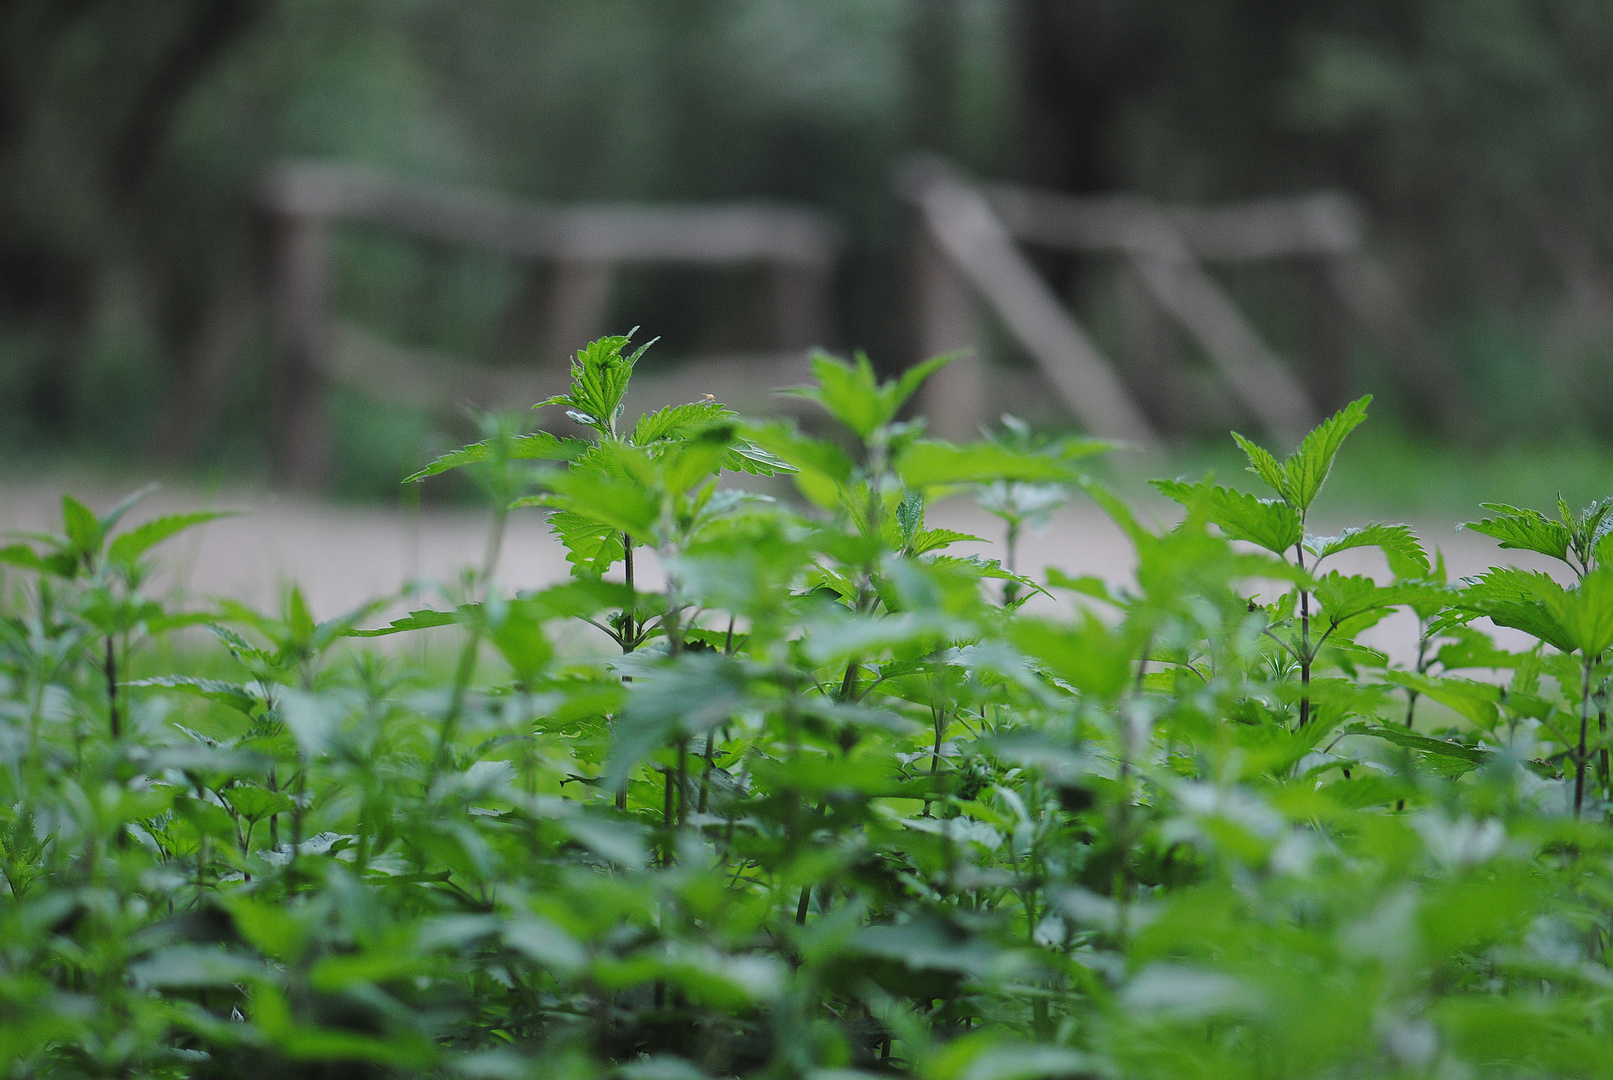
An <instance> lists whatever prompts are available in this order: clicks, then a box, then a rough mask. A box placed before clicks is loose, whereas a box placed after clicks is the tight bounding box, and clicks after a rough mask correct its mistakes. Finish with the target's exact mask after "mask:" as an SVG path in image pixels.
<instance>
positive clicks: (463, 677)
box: [426, 501, 509, 795]
mask: <svg viewBox="0 0 1613 1080" xmlns="http://www.w3.org/2000/svg"><path fill="white" fill-rule="evenodd" d="M508 519H509V506H508V504H507V503H505V502H503V501H500V502H499V503H497V504H496V505H495V507H494V510H493V527H492V530H491V531H490V532H489V533H488V535H487V550H486V551H485V552H484V553H483V556H482V576H481V594H482V598H481V602H482V613H481V614H479V615H477V617H476V618H475V620H474V621H473V622H472V623H471V631H470V637H469V638H467V639H466V641H465V647H464V648H463V649H462V650H461V651H460V653H459V665H458V667H456V668H455V669H454V684H453V688H452V690H451V691H450V692H449V696H448V708H447V709H445V710H443V715H442V724H441V726H440V727H439V728H438V730H437V752H436V753H435V754H433V755H432V758H431V768H430V769H429V770H428V771H427V773H426V793H427V794H428V795H429V794H430V793H431V789H432V787H433V786H434V785H435V784H436V782H437V777H438V776H439V775H440V774H441V773H442V770H443V769H444V768H446V767H447V765H448V762H449V758H450V756H451V754H452V747H453V741H454V736H455V734H457V732H458V730H459V719H460V715H461V714H462V713H463V712H464V711H465V695H466V694H467V693H469V691H470V680H471V677H472V676H473V675H475V674H476V657H477V655H478V654H479V653H480V652H481V646H482V633H483V631H484V630H485V629H486V608H487V601H488V600H489V599H490V598H491V597H492V595H493V571H494V570H496V569H497V568H498V557H499V553H500V552H501V551H502V550H503V549H504V525H505V522H506V521H507V520H508Z"/></svg>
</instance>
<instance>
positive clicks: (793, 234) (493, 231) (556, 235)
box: [261, 164, 841, 267]
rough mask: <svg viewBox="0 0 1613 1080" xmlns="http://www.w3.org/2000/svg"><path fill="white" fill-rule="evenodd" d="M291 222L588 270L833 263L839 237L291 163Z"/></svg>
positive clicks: (796, 215) (818, 224) (787, 212)
mask: <svg viewBox="0 0 1613 1080" xmlns="http://www.w3.org/2000/svg"><path fill="white" fill-rule="evenodd" d="M261 201H262V203H263V205H264V207H265V209H267V210H269V211H270V212H271V213H274V214H277V215H281V216H285V217H301V218H322V219H327V220H336V219H342V220H352V221H365V222H369V223H372V224H377V225H385V226H389V227H391V228H395V229H399V230H402V231H404V232H408V233H412V234H414V235H416V236H423V237H426V238H429V239H433V240H441V241H448V242H455V243H464V244H470V245H475V246H478V247H484V248H489V249H492V250H495V251H503V252H506V253H508V254H510V255H515V256H518V257H522V258H528V259H539V260H559V261H573V262H583V263H644V262H660V263H666V262H686V263H715V264H731V263H740V262H776V263H802V264H808V265H811V266H819V267H828V266H830V265H831V264H832V263H833V261H834V259H835V257H836V255H837V254H838V252H839V249H840V246H841V238H840V232H839V230H838V229H837V228H836V227H835V226H834V224H833V222H832V221H830V220H829V218H828V217H826V216H825V215H823V214H820V213H817V212H815V211H812V210H808V209H804V208H801V207H793V206H781V205H774V204H768V203H760V202H758V203H754V204H741V205H733V204H729V205H724V206H644V205H632V204H611V205H598V204H596V205H580V206H579V205H573V206H565V207H546V206H541V205H534V204H532V203H526V202H517V201H515V200H513V199H508V198H504V197H502V196H498V195H493V194H489V193H486V192H478V191H473V190H466V189H451V188H439V187H435V186H428V185H425V184H417V183H411V182H408V181H403V180H395V179H392V178H389V177H385V176H379V175H377V174H374V173H370V172H367V171H364V170H360V169H354V168H350V167H346V166H333V165H319V164H294V165H283V166H281V167H280V168H278V169H276V170H275V171H274V172H273V173H271V174H270V176H269V178H268V180H267V181H266V182H265V184H264V188H263V192H262V199H261Z"/></svg>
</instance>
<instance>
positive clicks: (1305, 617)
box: [1294, 518, 1311, 727]
mask: <svg viewBox="0 0 1613 1080" xmlns="http://www.w3.org/2000/svg"><path fill="white" fill-rule="evenodd" d="M1300 531H1301V533H1303V532H1304V519H1303V518H1302V519H1301V528H1300ZM1294 561H1295V562H1297V563H1298V564H1299V568H1300V569H1301V570H1303V569H1305V546H1304V544H1303V543H1299V544H1295V545H1294ZM1299 685H1300V693H1299V726H1300V727H1304V726H1305V725H1306V724H1308V723H1310V722H1311V594H1310V591H1309V590H1308V589H1300V590H1299Z"/></svg>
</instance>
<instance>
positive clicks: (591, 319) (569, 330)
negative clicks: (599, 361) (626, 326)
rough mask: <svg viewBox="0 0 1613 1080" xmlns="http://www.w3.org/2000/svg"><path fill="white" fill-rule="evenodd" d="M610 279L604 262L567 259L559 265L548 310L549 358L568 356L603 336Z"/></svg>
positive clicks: (609, 270) (608, 269)
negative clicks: (552, 298)
mask: <svg viewBox="0 0 1613 1080" xmlns="http://www.w3.org/2000/svg"><path fill="white" fill-rule="evenodd" d="M611 277H612V268H611V265H610V263H608V262H601V261H599V260H596V259H576V260H572V259H568V260H565V261H562V262H561V263H560V267H559V271H558V273H557V274H556V276H555V284H554V301H553V304H554V306H553V307H552V308H551V309H550V311H551V315H550V318H549V333H550V334H551V335H552V336H551V338H550V342H549V356H551V357H569V356H571V355H572V354H574V353H576V352H577V351H578V350H580V349H581V348H582V347H583V346H584V345H587V344H588V343H589V342H590V341H593V340H594V339H595V338H597V337H600V336H602V335H603V334H604V333H605V319H606V317H607V316H608V315H609V314H610V287H611ZM546 359H547V358H546Z"/></svg>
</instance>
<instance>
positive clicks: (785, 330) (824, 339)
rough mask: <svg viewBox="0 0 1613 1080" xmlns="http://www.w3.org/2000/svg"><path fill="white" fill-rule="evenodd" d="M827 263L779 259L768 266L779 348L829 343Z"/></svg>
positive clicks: (807, 346)
mask: <svg viewBox="0 0 1613 1080" xmlns="http://www.w3.org/2000/svg"><path fill="white" fill-rule="evenodd" d="M828 277H829V267H828V265H827V264H818V263H809V262H799V261H793V260H778V261H775V262H773V263H772V264H771V265H770V267H769V269H768V286H769V292H770V294H771V298H772V307H773V311H772V315H773V325H774V327H775V328H776V329H775V331H774V332H775V334H776V335H777V341H778V345H779V348H781V349H788V350H792V351H793V350H799V349H806V348H810V347H811V346H814V345H819V346H822V345H828V344H829V340H828V337H829V335H828V321H829V320H828V312H827V311H825V310H824V307H825V302H826V301H827V300H828V296H829V281H828Z"/></svg>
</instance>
